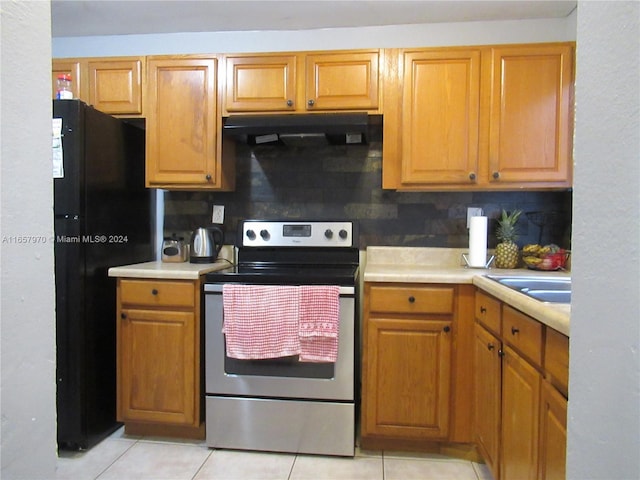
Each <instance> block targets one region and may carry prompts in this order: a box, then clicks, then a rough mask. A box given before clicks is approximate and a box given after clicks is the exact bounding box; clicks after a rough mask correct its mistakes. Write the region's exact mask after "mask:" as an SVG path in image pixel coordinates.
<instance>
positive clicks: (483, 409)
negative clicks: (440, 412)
mask: <svg viewBox="0 0 640 480" xmlns="http://www.w3.org/2000/svg"><path fill="white" fill-rule="evenodd" d="M474 333H475V335H474V339H475V342H474V357H475V367H474V368H475V374H474V387H475V388H474V392H475V398H474V405H475V414H474V429H473V430H474V437H475V441H476V443H477V444H478V448H479V449H480V452H481V454H482V456H483V458H484V460H485V462H486V463H487V465H488V466H489V468H490V469H491V472H492V473H493V476H494V478H500V477H499V475H498V473H499V472H498V467H499V454H500V412H501V408H500V407H501V400H500V391H501V388H500V386H501V382H502V379H501V364H502V359H501V358H500V355H499V352H500V349H501V342H500V340H498V339H497V338H496V337H494V336H493V335H491V334H490V333H489V332H488V331H487V330H485V329H484V328H483V327H482V326H481V325H480V324H478V323H476V324H475V327H474Z"/></svg>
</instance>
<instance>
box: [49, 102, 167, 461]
mask: <svg viewBox="0 0 640 480" xmlns="http://www.w3.org/2000/svg"><path fill="white" fill-rule="evenodd" d="M53 118H54V122H56V120H55V119H56V118H59V119H62V129H61V137H60V138H61V143H62V149H61V151H62V162H61V163H60V162H58V164H57V166H58V168H54V215H55V220H54V226H55V242H54V251H55V286H56V342H57V353H56V360H57V366H56V374H57V377H56V382H57V415H58V417H57V421H58V447H59V448H60V449H73V450H77V449H87V448H90V447H91V446H93V445H95V444H96V443H97V442H99V441H100V440H101V439H103V438H104V437H106V436H107V435H109V434H110V433H111V432H113V431H114V430H116V429H117V428H118V427H119V424H118V423H117V422H116V283H115V279H114V278H110V277H109V276H108V269H109V267H112V266H119V265H126V264H131V263H138V262H144V261H149V260H153V259H154V257H155V234H154V229H155V220H154V218H155V207H154V205H155V194H154V191H153V190H149V189H146V188H145V186H144V171H145V165H144V162H145V156H144V144H145V132H144V129H143V128H140V125H139V124H138V125H134V124H133V123H128V122H126V121H123V120H120V119H117V118H114V117H112V116H109V115H106V114H104V113H101V112H99V111H97V110H95V109H94V108H92V107H90V106H88V105H86V104H84V103H83V102H81V101H79V100H54V101H53ZM55 150H56V149H55V139H54V151H55ZM59 151H60V150H59V149H58V152H59ZM54 158H56V155H55V152H54ZM60 166H61V167H62V168H59V167H60ZM56 170H57V171H56Z"/></svg>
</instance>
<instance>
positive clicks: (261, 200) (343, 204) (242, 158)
mask: <svg viewBox="0 0 640 480" xmlns="http://www.w3.org/2000/svg"><path fill="white" fill-rule="evenodd" d="M374 133H376V134H374V135H373V138H372V140H371V141H370V142H369V144H368V145H349V146H332V145H323V146H314V147H312V148H311V147H301V146H300V147H285V146H248V145H244V144H238V145H237V146H236V162H237V166H236V168H237V181H236V190H235V191H234V192H221V193H210V192H177V191H171V192H169V191H167V192H165V217H164V220H165V234H169V235H170V234H171V233H173V232H176V233H178V234H180V235H184V236H185V237H186V236H187V235H188V233H189V232H190V231H191V230H193V229H195V228H196V227H198V226H202V225H209V224H210V223H211V209H212V206H213V205H214V204H215V205H224V206H225V224H224V229H225V232H226V235H225V242H226V243H234V242H235V232H236V226H237V222H238V220H241V219H245V218H263V219H303V220H322V219H337V220H341V219H347V220H354V219H355V220H357V221H358V222H359V224H360V248H361V249H364V248H366V247H367V246H369V245H389V246H413V247H427V246H428V247H450V248H465V247H468V244H469V240H468V230H467V228H466V219H467V217H466V215H467V207H469V206H473V207H481V208H483V209H484V213H485V215H487V216H488V217H489V219H490V220H489V232H490V236H489V247H490V248H493V247H494V246H495V244H496V239H495V236H494V234H493V232H494V231H495V226H496V224H495V219H496V218H497V217H498V216H499V214H500V211H501V209H503V208H504V209H506V210H513V209H515V208H518V209H521V210H523V211H524V212H547V213H549V212H556V213H557V214H556V215H549V216H548V218H546V220H547V221H548V223H547V224H546V225H544V226H543V227H542V237H540V228H541V227H540V226H538V225H536V224H534V223H533V222H532V221H531V220H530V219H529V218H528V217H527V215H522V217H521V220H520V221H519V222H518V227H519V229H520V232H521V235H520V239H519V241H518V244H520V245H524V244H526V243H538V241H539V240H540V243H557V244H559V245H561V246H563V247H565V248H570V238H571V230H570V226H571V200H572V199H571V192H570V191H554V192H531V191H527V192H519V191H518V192H396V191H392V190H382V186H381V184H382V175H381V171H382V155H381V147H382V143H381V135H380V132H374ZM534 220H537V219H534Z"/></svg>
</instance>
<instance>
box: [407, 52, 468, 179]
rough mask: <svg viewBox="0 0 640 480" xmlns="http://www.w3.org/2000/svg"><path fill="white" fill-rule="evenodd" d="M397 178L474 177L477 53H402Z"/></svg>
mask: <svg viewBox="0 0 640 480" xmlns="http://www.w3.org/2000/svg"><path fill="white" fill-rule="evenodd" d="M403 62H404V63H403V64H404V85H403V94H402V129H403V132H402V149H401V150H402V157H401V162H402V168H401V183H402V184H403V185H409V186H410V185H411V184H456V183H458V184H467V185H469V184H474V183H475V181H476V180H477V168H478V167H477V165H478V128H479V123H478V122H479V117H478V116H479V108H480V52H479V51H477V50H451V51H447V50H434V51H423V52H405V54H404V60H403Z"/></svg>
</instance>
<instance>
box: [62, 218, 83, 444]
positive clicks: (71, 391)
mask: <svg viewBox="0 0 640 480" xmlns="http://www.w3.org/2000/svg"><path fill="white" fill-rule="evenodd" d="M54 227H55V236H56V243H55V247H54V252H55V282H56V346H57V350H56V356H57V363H56V383H57V389H58V391H57V412H58V443H60V444H64V445H65V446H68V447H70V448H73V449H78V448H87V442H86V433H85V430H86V429H85V425H86V420H85V409H84V408H83V405H84V404H85V394H84V389H83V388H82V386H83V384H84V376H85V370H84V369H82V368H78V366H79V365H83V364H84V352H85V350H84V341H83V338H84V336H85V323H84V322H83V321H82V319H83V318H84V316H85V312H84V296H85V295H84V282H83V278H84V258H83V252H82V249H81V248H80V245H79V243H76V239H79V238H80V230H81V227H80V220H79V219H78V218H75V219H67V218H63V217H56V218H55V219H54Z"/></svg>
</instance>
